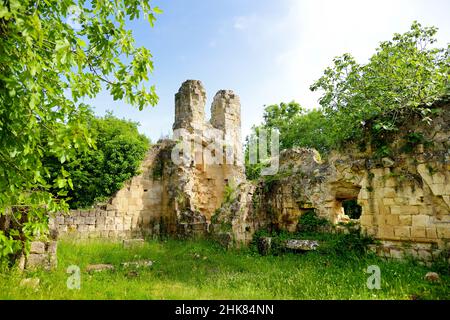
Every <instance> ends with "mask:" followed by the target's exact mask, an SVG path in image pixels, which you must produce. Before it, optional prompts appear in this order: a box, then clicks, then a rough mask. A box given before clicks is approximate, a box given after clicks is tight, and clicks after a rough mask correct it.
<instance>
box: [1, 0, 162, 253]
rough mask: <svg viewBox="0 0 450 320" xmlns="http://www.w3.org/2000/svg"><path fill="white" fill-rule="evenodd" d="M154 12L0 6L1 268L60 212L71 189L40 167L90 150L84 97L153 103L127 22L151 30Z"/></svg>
mask: <svg viewBox="0 0 450 320" xmlns="http://www.w3.org/2000/svg"><path fill="white" fill-rule="evenodd" d="M160 12H161V11H160V9H158V8H157V7H151V6H150V4H149V0H116V1H103V0H102V1H100V0H96V1H86V0H78V1H73V0H59V1H52V0H0V38H1V41H0V106H1V107H0V177H1V180H0V259H1V257H11V256H12V255H13V254H15V253H17V252H20V251H22V250H23V249H25V250H26V247H27V243H28V241H29V239H31V238H32V237H33V236H35V235H36V234H39V233H41V234H42V233H43V232H44V231H45V230H46V227H47V214H48V213H49V212H54V211H59V210H65V209H67V204H66V203H65V201H64V200H63V199H61V196H63V195H64V192H65V191H64V189H67V188H70V187H72V185H73V183H72V180H71V179H70V176H69V174H68V172H67V171H66V170H65V169H64V166H61V172H60V173H59V174H58V175H57V176H56V177H53V176H52V175H51V174H50V172H49V168H48V167H47V165H46V164H45V163H43V162H42V158H43V157H44V154H51V155H53V156H54V157H56V158H57V159H59V161H60V162H61V164H65V163H67V161H69V160H71V159H73V158H74V156H75V155H76V154H77V153H79V152H80V151H83V150H86V149H88V148H90V147H92V145H93V142H92V139H91V137H90V134H89V132H88V130H87V127H86V121H87V119H88V117H89V110H88V107H87V106H86V105H84V104H83V103H81V101H82V99H83V98H84V97H88V98H93V97H95V96H96V95H97V94H98V93H99V92H100V91H101V90H102V89H103V88H105V89H106V90H108V91H109V93H110V94H111V95H112V96H113V98H114V99H124V100H125V101H126V102H128V103H129V104H131V105H134V106H137V107H138V108H139V109H143V108H144V107H145V106H147V105H155V104H156V103H157V101H158V97H157V95H156V93H155V88H154V87H150V88H146V87H145V86H144V82H145V81H147V80H148V79H149V73H151V72H152V70H153V63H152V60H151V58H152V56H151V54H150V51H149V50H148V49H146V48H143V47H141V48H138V47H135V43H134V40H133V35H132V33H131V31H130V30H127V29H126V27H125V22H126V21H128V20H135V19H139V18H140V17H142V16H144V17H145V18H146V19H147V20H148V22H149V23H150V25H151V26H153V23H154V21H155V14H158V13H160ZM74 13H75V14H76V15H75V16H76V17H77V19H75V20H74V19H72V17H73V16H74ZM71 22H72V23H71ZM73 22H76V23H75V24H79V25H78V26H76V27H78V28H74V27H72V26H74V23H73ZM54 187H57V188H58V189H60V191H61V194H60V195H58V194H55V193H51V192H50V190H51V189H52V188H54Z"/></svg>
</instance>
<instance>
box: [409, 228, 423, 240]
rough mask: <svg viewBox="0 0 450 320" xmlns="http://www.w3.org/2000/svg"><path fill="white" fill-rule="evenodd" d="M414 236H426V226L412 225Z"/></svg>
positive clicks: (412, 234) (412, 235)
mask: <svg viewBox="0 0 450 320" xmlns="http://www.w3.org/2000/svg"><path fill="white" fill-rule="evenodd" d="M411 237H412V238H426V231H425V227H412V228H411Z"/></svg>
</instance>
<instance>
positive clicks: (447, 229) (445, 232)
mask: <svg viewBox="0 0 450 320" xmlns="http://www.w3.org/2000/svg"><path fill="white" fill-rule="evenodd" d="M436 231H437V236H438V238H439V239H450V225H445V226H437V227H436Z"/></svg>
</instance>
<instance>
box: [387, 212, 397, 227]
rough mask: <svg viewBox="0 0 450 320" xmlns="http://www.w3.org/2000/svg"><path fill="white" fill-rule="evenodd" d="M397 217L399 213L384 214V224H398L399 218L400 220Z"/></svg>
mask: <svg viewBox="0 0 450 320" xmlns="http://www.w3.org/2000/svg"><path fill="white" fill-rule="evenodd" d="M399 217H400V216H399V215H393V214H391V215H387V216H385V221H386V224H387V225H390V226H398V225H399V220H400V218H399Z"/></svg>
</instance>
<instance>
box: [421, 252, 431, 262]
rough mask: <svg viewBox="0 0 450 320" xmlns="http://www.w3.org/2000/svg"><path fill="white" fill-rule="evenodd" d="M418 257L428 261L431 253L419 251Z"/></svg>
mask: <svg viewBox="0 0 450 320" xmlns="http://www.w3.org/2000/svg"><path fill="white" fill-rule="evenodd" d="M418 257H419V259H420V260H423V261H430V260H431V259H432V255H431V252H430V251H429V250H419V251H418Z"/></svg>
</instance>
